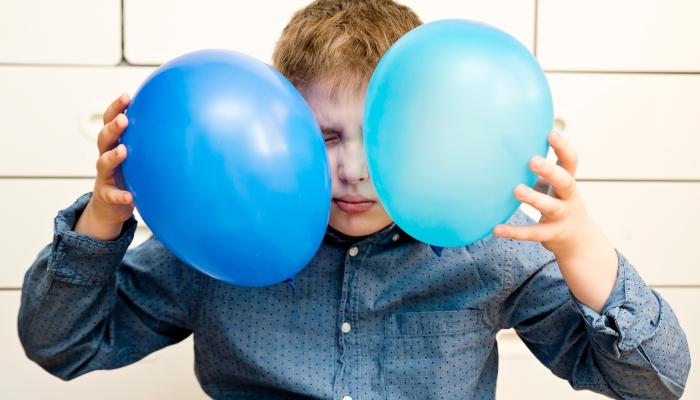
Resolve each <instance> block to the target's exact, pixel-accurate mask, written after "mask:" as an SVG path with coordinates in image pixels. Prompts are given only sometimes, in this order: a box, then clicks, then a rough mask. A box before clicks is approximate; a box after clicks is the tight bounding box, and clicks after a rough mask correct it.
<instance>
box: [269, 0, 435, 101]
mask: <svg viewBox="0 0 700 400" xmlns="http://www.w3.org/2000/svg"><path fill="white" fill-rule="evenodd" d="M421 24H422V22H421V20H420V19H419V18H418V16H417V15H416V14H415V13H414V12H413V11H412V10H411V9H410V8H408V7H406V6H404V5H401V4H398V3H396V2H394V1H393V0H315V1H314V2H313V3H311V4H309V5H308V6H306V7H305V8H303V9H301V10H299V11H297V12H296V13H294V15H293V16H292V19H291V21H289V24H288V25H287V26H286V27H285V28H284V30H283V31H282V35H281V36H280V39H279V41H278V42H277V45H276V46H275V51H274V53H273V55H272V63H273V66H274V67H275V68H276V69H277V70H278V71H280V72H281V73H282V75H284V76H285V77H287V79H289V80H290V81H291V82H292V84H293V85H294V86H296V87H297V88H298V89H299V90H303V89H304V88H306V87H307V86H308V85H309V84H310V83H312V82H313V83H317V84H322V85H325V87H326V88H327V89H329V90H330V94H331V96H332V97H333V98H336V97H337V94H338V93H339V91H341V90H343V91H345V90H348V89H350V90H354V94H357V93H359V92H360V91H361V90H362V89H363V88H364V87H365V86H366V85H367V84H368V83H369V79H370V78H371V76H372V72H373V71H374V69H375V68H376V66H377V63H378V62H379V59H380V58H381V57H382V56H383V55H384V53H385V52H386V51H387V50H388V49H389V47H390V46H391V45H392V44H394V42H396V40H398V39H399V38H400V37H401V36H403V35H404V34H405V33H406V32H408V31H410V30H411V29H413V28H415V27H417V26H419V25H421Z"/></svg>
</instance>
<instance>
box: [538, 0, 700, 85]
mask: <svg viewBox="0 0 700 400" xmlns="http://www.w3.org/2000/svg"><path fill="white" fill-rule="evenodd" d="M699 20H700V2H698V1H687V0H645V1H643V2H640V1H636V0H616V1H608V0H588V1H579V0H539V2H538V15H537V57H538V58H539V59H540V62H541V63H542V65H543V66H544V68H545V69H548V70H557V71H638V72H647V71H668V72H680V71H687V72H697V71H700V47H699V46H698V40H697V39H698V37H700V24H698V21H699Z"/></svg>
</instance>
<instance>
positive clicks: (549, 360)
mask: <svg viewBox="0 0 700 400" xmlns="http://www.w3.org/2000/svg"><path fill="white" fill-rule="evenodd" d="M88 200H89V195H86V196H83V197H82V198H80V199H79V200H78V201H77V202H76V203H75V204H74V205H73V206H71V207H69V208H68V209H66V210H63V211H61V212H60V213H59V215H58V217H57V218H56V220H55V236H54V241H53V243H52V244H51V245H50V246H47V247H46V248H45V249H44V250H43V251H42V252H41V253H40V254H39V257H38V259H37V261H36V262H35V263H34V265H33V266H32V267H31V269H30V270H29V271H28V272H27V274H26V277H25V281H24V287H23V291H22V306H21V310H20V315H19V333H20V338H21V340H22V343H23V345H24V348H25V350H26V353H27V355H28V356H29V357H30V358H31V359H32V360H34V361H36V362H37V363H39V364H40V365H41V366H42V367H43V368H45V369H46V370H47V371H49V372H51V373H52V374H54V375H56V376H58V377H60V378H62V379H72V378H75V377H77V376H79V375H82V374H84V373H87V372H90V371H92V370H96V369H112V368H118V367H121V366H124V365H128V364H131V363H133V362H135V361H137V360H139V359H141V358H143V357H145V356H146V355H148V354H149V353H151V352H153V351H156V350H158V349H160V348H163V347H165V346H168V345H170V344H173V343H177V342H179V341H181V340H183V339H184V338H186V337H187V336H188V335H190V334H194V343H195V348H194V351H195V356H196V365H195V371H196V374H197V378H198V379H199V382H200V383H201V385H202V387H203V389H204V390H205V392H206V393H207V394H209V395H210V396H211V397H213V398H217V399H256V400H262V399H308V398H313V399H337V400H341V399H342V398H343V397H344V396H350V397H351V398H353V399H355V400H358V399H493V398H494V390H495V385H496V375H497V371H498V349H497V346H496V341H495V336H496V333H497V332H498V331H499V330H501V329H505V328H511V327H514V328H515V329H516V331H517V332H518V334H519V335H520V337H521V338H522V339H523V341H524V342H525V344H526V345H527V346H528V347H529V348H530V350H531V351H532V352H533V353H534V354H535V356H536V357H537V358H538V359H539V360H540V361H541V362H542V363H543V364H544V365H546V366H547V367H548V368H549V369H550V370H551V371H552V372H553V373H554V374H555V375H557V376H559V377H561V378H563V379H566V380H568V381H569V383H570V384H571V385H572V386H573V387H574V388H576V389H589V390H593V391H596V392H600V393H603V394H606V395H608V396H610V397H613V398H618V399H622V398H624V399H638V398H657V399H666V398H669V399H670V398H677V397H679V396H680V395H681V394H682V392H683V387H684V385H685V381H686V378H687V375H688V371H689V368H690V356H689V352H688V345H687V342H686V338H685V335H684V333H683V331H682V330H681V328H680V326H679V324H678V321H677V319H676V317H675V315H674V313H673V311H672V310H671V307H670V306H669V305H668V304H667V303H666V302H665V301H664V300H663V299H662V298H661V296H659V295H658V293H656V292H654V291H653V290H651V289H650V288H649V287H647V285H646V284H645V283H644V282H643V281H642V280H641V279H640V277H639V276H638V275H637V272H636V271H635V269H634V267H632V265H630V264H629V263H628V262H627V260H625V258H624V257H622V256H619V269H618V279H617V282H616V283H615V287H614V289H613V292H612V294H611V296H610V299H609V300H608V302H607V304H606V305H605V307H604V310H603V313H602V314H603V315H602V316H601V315H598V314H597V313H596V312H594V311H593V310H591V309H589V308H588V307H586V306H585V305H583V304H581V303H580V302H578V301H576V300H575V299H573V298H572V296H571V294H570V292H569V290H568V288H567V286H566V283H565V282H564V280H563V279H562V276H561V274H560V272H559V269H558V266H557V264H556V260H555V259H554V257H553V255H552V253H550V252H548V251H546V250H545V249H544V248H542V246H541V245H540V244H538V243H530V242H517V241H513V240H509V239H501V238H496V237H493V236H489V237H487V238H485V239H484V240H482V241H480V242H477V243H474V244H472V245H468V246H464V247H456V248H448V249H444V250H443V251H442V254H441V256H438V255H437V252H436V251H433V249H431V247H430V246H428V245H426V244H423V243H421V242H419V241H416V240H415V239H413V238H411V237H410V236H408V235H407V234H405V233H404V232H403V231H401V230H400V229H399V228H398V227H397V226H395V225H391V226H388V227H386V228H385V229H383V230H381V231H379V232H377V233H375V234H373V235H371V236H369V237H367V238H365V239H363V240H361V241H359V242H357V243H353V242H350V241H348V240H345V239H343V238H340V237H338V236H335V235H333V234H331V233H330V232H329V233H328V234H327V235H326V238H325V240H324V242H323V244H322V245H321V247H320V248H319V250H318V252H317V254H316V255H315V257H314V258H313V260H312V261H311V262H310V263H309V264H308V266H306V268H304V269H303V270H302V271H301V272H300V273H299V274H298V275H297V276H296V290H292V288H291V287H290V286H289V285H287V284H284V283H281V284H277V285H273V286H268V287H257V288H251V287H238V286H233V285H230V284H226V283H223V282H220V281H217V280H215V279H212V278H210V277H208V276H206V275H204V274H202V273H200V272H198V271H196V270H194V269H193V268H190V267H189V266H187V265H185V264H184V263H182V262H181V261H180V260H178V259H177V258H176V257H175V256H174V255H173V254H172V253H170V252H169V251H168V250H167V249H166V248H165V247H164V246H163V245H162V244H161V243H160V242H159V241H158V240H157V239H156V238H155V237H152V238H151V239H150V240H148V241H147V242H145V243H144V244H143V245H141V246H139V247H138V248H136V249H133V250H129V251H127V247H128V245H129V243H130V241H131V239H132V237H133V233H134V229H135V221H134V220H133V218H132V220H130V221H129V222H128V223H127V224H126V225H125V230H124V232H123V234H122V235H121V236H120V237H119V238H118V240H116V241H113V242H104V243H103V242H99V241H97V240H94V239H92V238H90V237H87V236H84V235H79V234H76V233H75V232H72V231H71V229H72V227H73V226H74V224H75V221H76V219H77V216H78V215H79V213H80V212H82V209H83V208H84V207H85V205H86V204H87V202H88ZM509 223H511V224H529V223H532V221H531V220H529V219H528V218H527V217H526V216H525V215H524V214H522V213H521V212H518V213H516V214H515V215H514V216H513V217H512V218H511V220H510V221H509Z"/></svg>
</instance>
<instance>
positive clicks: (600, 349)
mask: <svg viewBox="0 0 700 400" xmlns="http://www.w3.org/2000/svg"><path fill="white" fill-rule="evenodd" d="M509 243H510V245H509V246H508V248H509V251H510V252H511V256H512V257H511V259H512V260H513V264H512V265H511V268H510V271H508V272H507V273H506V274H505V279H504V281H505V282H506V283H507V284H509V285H512V286H510V289H508V290H506V292H505V293H504V301H503V303H502V309H501V318H502V324H503V326H502V327H504V328H510V327H514V328H515V330H516V332H517V333H518V335H519V336H520V337H521V339H522V340H523V342H524V343H525V344H526V345H527V346H528V348H529V349H530V350H531V351H532V353H533V354H534V355H535V356H536V357H537V358H538V359H539V360H540V361H541V362H542V363H543V364H544V365H545V366H547V367H548V368H549V369H550V370H551V371H552V372H553V373H554V374H555V375H557V376H558V377H560V378H563V379H566V380H568V381H569V383H570V384H571V386H573V387H574V388H575V389H588V390H592V391H595V392H599V393H602V394H605V395H607V396H610V397H612V398H617V399H641V398H654V399H676V398H679V397H680V396H681V395H682V394H683V390H684V387H685V382H686V380H687V377H688V373H689V369H690V353H689V349H688V342H687V340H686V337H685V334H684V333H683V330H682V329H681V327H680V325H679V323H678V320H677V319H676V316H675V314H674V312H673V310H672V309H671V307H670V306H669V304H668V303H667V302H666V301H665V300H664V299H663V298H662V297H661V296H660V295H659V294H658V293H656V292H655V291H653V290H652V289H651V288H649V287H648V286H647V285H646V283H645V282H644V281H643V280H642V279H641V277H640V276H639V275H638V273H637V271H636V270H635V269H634V267H633V266H632V265H631V264H630V263H629V262H628V261H627V259H626V258H625V257H624V256H622V255H621V254H619V253H618V276H617V280H616V282H615V285H614V288H613V291H612V293H611V295H610V297H609V298H608V301H607V302H606V304H605V306H604V308H603V310H602V315H601V314H598V313H597V312H595V311H594V310H592V309H591V308H589V307H587V306H585V305H584V304H582V303H581V302H579V301H578V300H576V299H575V298H574V296H573V295H572V294H571V292H570V291H569V289H568V286H566V282H565V281H564V279H563V277H562V276H561V272H560V271H559V266H558V265H557V263H556V260H555V259H554V256H553V254H552V253H550V252H548V251H547V250H545V249H544V248H543V247H542V246H541V245H540V244H539V243H523V242H514V241H510V242H509Z"/></svg>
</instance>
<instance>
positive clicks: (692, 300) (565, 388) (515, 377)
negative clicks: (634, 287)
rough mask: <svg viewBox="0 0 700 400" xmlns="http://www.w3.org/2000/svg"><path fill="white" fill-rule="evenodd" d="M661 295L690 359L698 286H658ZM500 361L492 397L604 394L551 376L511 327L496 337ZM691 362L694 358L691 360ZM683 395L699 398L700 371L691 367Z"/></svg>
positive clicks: (698, 338) (526, 399)
mask: <svg viewBox="0 0 700 400" xmlns="http://www.w3.org/2000/svg"><path fill="white" fill-rule="evenodd" d="M656 290H657V291H658V292H659V293H660V294H661V296H663V298H664V299H665V300H666V301H667V302H668V303H669V304H670V305H671V308H673V310H674V311H675V312H676V315H677V316H678V320H679V321H680V324H681V327H682V328H683V330H684V332H685V334H686V337H687V338H688V343H689V346H690V357H691V359H692V360H698V359H700V320H698V314H697V307H696V305H697V303H698V299H700V288H692V289H690V288H658V289H656ZM498 349H499V352H500V365H499V367H498V383H497V386H496V399H498V400H511V399H518V400H560V399H567V400H568V399H572V400H602V399H606V398H607V397H604V396H601V395H599V394H596V393H593V392H588V391H574V390H573V389H572V388H571V386H569V383H568V382H567V381H565V380H563V379H559V378H557V377H556V376H554V375H553V374H552V373H551V372H550V371H549V370H548V369H547V368H545V367H544V366H543V365H542V364H541V363H540V362H539V361H537V359H536V358H535V356H533V355H532V353H530V351H529V350H528V349H527V347H525V345H524V344H523V343H522V341H520V339H519V338H518V337H517V335H516V334H515V332H513V331H512V330H508V331H503V332H502V333H501V334H499V337H498ZM694 362H695V361H694ZM683 398H684V399H698V398H700V373H698V372H697V370H696V369H695V368H694V367H693V368H691V370H690V377H689V378H688V382H687V384H686V389H685V393H684V395H683Z"/></svg>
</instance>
